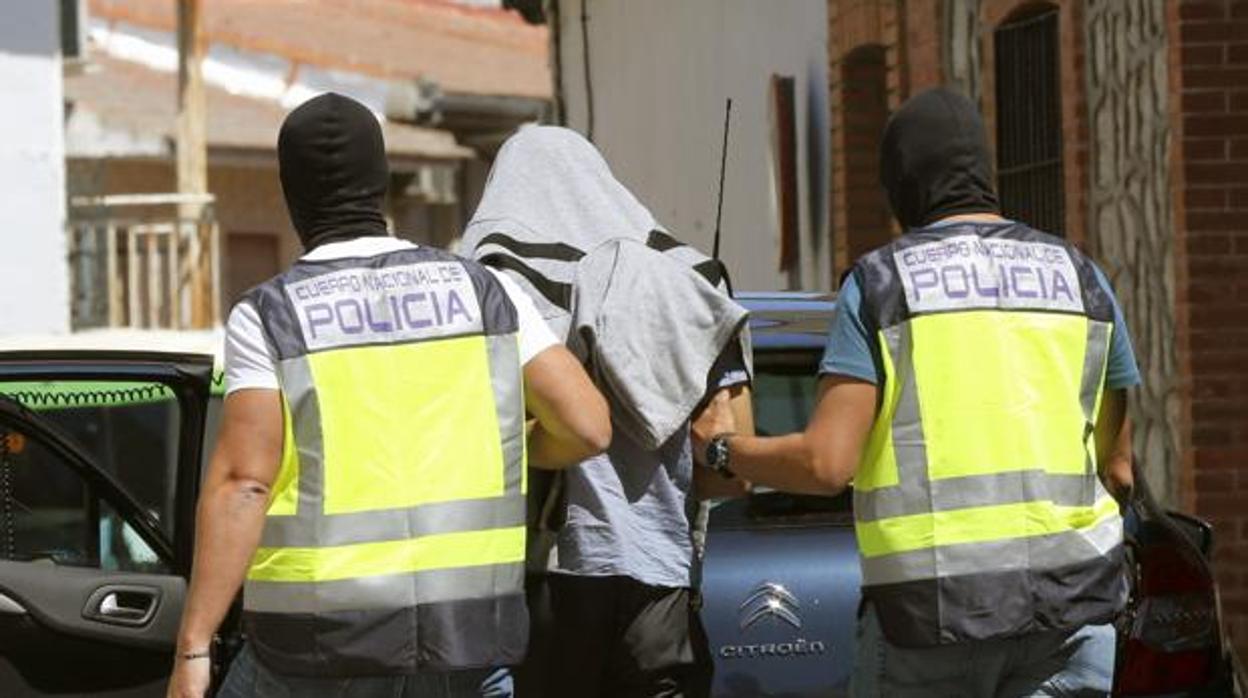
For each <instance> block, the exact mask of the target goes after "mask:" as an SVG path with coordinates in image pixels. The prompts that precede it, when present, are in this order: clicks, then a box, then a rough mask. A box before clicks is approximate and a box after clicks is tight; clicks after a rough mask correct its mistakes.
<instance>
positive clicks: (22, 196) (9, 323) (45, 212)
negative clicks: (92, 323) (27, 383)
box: [0, 2, 69, 334]
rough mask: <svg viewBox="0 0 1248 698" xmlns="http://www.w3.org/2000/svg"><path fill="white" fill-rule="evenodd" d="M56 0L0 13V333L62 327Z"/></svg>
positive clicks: (65, 286)
mask: <svg viewBox="0 0 1248 698" xmlns="http://www.w3.org/2000/svg"><path fill="white" fill-rule="evenodd" d="M58 8H59V5H58V4H57V3H54V2H11V3H6V4H5V8H4V19H3V21H0V104H3V105H4V108H3V109H0V241H2V243H3V252H2V253H0V334H16V333H23V332H64V331H67V330H68V329H69V266H68V263H67V261H66V256H65V252H66V250H65V226H64V223H65V193H64V192H65V184H64V183H65V147H64V115H63V114H64V107H63V105H62V96H61V94H62V93H61V60H60V38H59V37H60V34H59V26H58V23H59V19H58V11H59V9H58Z"/></svg>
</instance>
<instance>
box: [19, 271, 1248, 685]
mask: <svg viewBox="0 0 1248 698" xmlns="http://www.w3.org/2000/svg"><path fill="white" fill-rule="evenodd" d="M742 300H743V302H744V303H745V304H746V305H747V306H749V307H750V308H751V310H752V311H753V319H752V323H753V328H754V336H755V364H756V369H757V376H756V381H755V411H756V415H757V422H758V425H759V427H760V429H763V430H771V431H774V432H781V431H789V430H792V429H795V428H800V427H801V425H802V424H804V422H805V418H806V415H807V414H808V411H809V407H810V404H811V402H812V400H813V387H814V382H813V379H812V378H811V377H812V376H813V374H814V369H815V366H816V364H817V361H818V358H819V354H820V350H821V348H822V345H823V341H824V337H825V334H826V330H827V324H828V320H829V318H830V317H831V313H832V312H833V304H832V303H831V302H830V301H828V300H827V299H821V298H818V297H812V296H806V295H796V294H780V295H774V294H773V295H767V296H744V297H743V298H742ZM130 344H131V345H134V344H133V342H131V343H130ZM203 346H205V347H209V346H212V344H209V343H203ZM220 395H221V382H220V375H219V372H217V371H214V368H213V358H212V357H211V356H208V355H204V354H200V353H193V354H190V353H177V352H168V351H161V352H138V351H126V350H120V349H116V348H114V349H108V350H92V351H87V350H55V351H0V696H4V697H6V698H7V697H9V696H53V695H55V696H67V695H92V696H118V697H120V696H135V697H140V696H162V695H164V690H165V681H166V679H167V676H168V672H169V669H170V667H171V665H172V655H173V648H174V642H175V636H176V632H177V625H178V620H179V617H180V616H181V612H182V606H183V603H184V600H185V595H186V580H187V577H188V575H189V571H190V562H191V553H192V545H193V534H194V507H195V500H196V496H197V494H198V485H199V480H200V477H201V474H202V468H203V466H204V465H205V464H206V462H207V460H206V458H205V457H204V454H205V452H206V450H207V448H206V446H207V444H208V443H210V442H211V439H212V434H213V433H214V432H215V426H214V425H215V420H216V413H217V410H218V409H219V402H220ZM1128 527H1129V530H1130V534H1131V549H1132V551H1133V563H1132V569H1131V571H1132V575H1133V579H1134V582H1135V583H1134V585H1133V589H1134V596H1133V599H1132V604H1131V609H1130V611H1129V613H1127V614H1126V615H1125V616H1124V617H1123V619H1122V621H1121V628H1122V639H1123V641H1122V642H1121V643H1120V647H1121V651H1122V657H1121V659H1120V663H1119V671H1118V683H1119V686H1118V691H1117V692H1118V694H1120V695H1167V694H1168V695H1229V694H1230V685H1231V672H1230V670H1229V661H1228V653H1227V651H1226V645H1225V641H1224V637H1223V635H1222V632H1221V623H1220V618H1219V608H1218V602H1217V589H1216V587H1215V586H1214V582H1213V576H1212V573H1211V571H1210V569H1209V563H1208V555H1209V550H1210V548H1211V546H1212V532H1211V530H1210V528H1209V526H1208V525H1207V524H1205V523H1203V522H1200V521H1198V520H1195V519H1192V518H1190V517H1186V516H1183V515H1180V514H1173V513H1165V512H1163V511H1161V510H1160V509H1159V508H1158V507H1157V505H1156V504H1155V503H1154V501H1153V499H1152V498H1151V496H1149V494H1148V492H1147V489H1146V488H1145V487H1139V488H1138V492H1137V495H1136V500H1135V502H1133V505H1132V507H1131V510H1130V512H1128ZM857 583H858V572H857V559H856V550H855V548H854V543H853V531H852V512H851V510H850V500H849V497H847V496H840V497H831V498H829V497H806V496H793V495H786V494H782V493H777V492H758V493H756V494H754V495H752V496H751V497H750V498H748V499H743V500H738V501H733V502H728V503H723V504H721V505H719V506H717V507H716V508H715V509H714V510H713V511H712V513H711V517H710V529H709V531H708V534H707V553H706V560H705V569H704V574H703V596H704V599H705V602H704V606H703V609H702V615H703V620H704V623H705V625H706V627H707V631H708V635H709V640H710V651H711V654H712V656H713V657H714V661H715V695H716V696H786V697H794V698H796V697H799V696H835V695H843V694H844V693H845V691H846V688H847V681H848V676H849V670H850V666H851V660H852V656H853V635H854V633H853V627H854V618H855V612H856V607H857V599H858V590H857ZM777 609H779V610H777ZM781 611H783V612H781ZM238 642H239V637H238V625H237V619H236V618H231V619H228V620H227V622H226V624H225V626H224V627H223V628H222V642H221V643H220V644H219V646H218V648H217V650H218V651H217V652H216V659H215V664H216V667H217V669H218V673H219V672H220V671H222V670H224V668H225V666H226V664H227V663H228V661H229V658H230V657H231V655H232V652H233V650H234V649H235V648H236V647H237V646H238Z"/></svg>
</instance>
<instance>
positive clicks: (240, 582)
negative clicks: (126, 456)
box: [169, 93, 610, 698]
mask: <svg viewBox="0 0 1248 698" xmlns="http://www.w3.org/2000/svg"><path fill="white" fill-rule="evenodd" d="M278 159H279V164H280V177H281V183H282V191H283V194H284V195H285V197H286V201H287V204H288V207H289V210H290V218H291V222H292V223H293V225H294V227H295V230H296V232H297V233H298V235H299V239H300V241H301V242H302V243H303V246H304V249H305V253H304V254H303V255H302V256H301V257H300V258H299V259H298V260H297V261H295V263H294V264H293V265H291V266H290V268H289V269H287V270H286V271H284V272H282V273H281V274H279V275H277V276H275V277H274V278H272V279H269V280H268V281H266V282H264V283H262V284H260V285H259V286H257V287H256V288H254V289H252V290H251V291H249V292H248V293H246V294H245V295H244V296H243V297H242V298H241V299H240V300H239V302H238V303H237V304H236V305H235V306H234V308H233V309H232V310H231V312H230V316H229V320H228V321H227V323H226V332H225V334H226V346H225V383H226V398H225V401H224V406H223V412H222V417H221V428H220V433H219V436H218V438H217V442H216V446H215V451H214V453H213V456H212V459H211V462H210V465H209V468H208V472H207V475H206V477H205V480H204V485H203V488H202V493H201V498H200V502H199V508H198V519H197V533H198V539H197V542H196V549H195V564H194V569H193V570H192V575H191V583H190V591H189V594H188V597H187V602H186V606H185V610H184V614H183V618H182V625H181V630H180V632H179V636H178V655H177V660H176V663H175V665H174V673H173V678H172V680H171V682H170V689H169V695H171V696H177V697H179V698H182V697H188V698H189V697H194V698H200V697H201V696H203V695H204V693H205V691H206V690H207V686H208V678H209V666H210V662H209V661H208V656H209V652H208V647H209V646H210V644H211V642H212V638H213V634H214V633H215V632H216V631H217V629H218V627H219V625H220V624H221V622H222V620H223V619H224V618H225V616H226V613H227V612H228V611H229V609H230V607H231V605H232V603H233V599H234V598H235V596H236V595H237V593H238V591H239V588H240V586H241V587H242V589H243V612H242V626H243V629H244V634H245V637H246V643H245V646H244V649H243V650H242V652H241V653H240V655H239V656H238V657H237V658H236V659H235V660H234V661H233V663H232V665H231V667H230V671H229V674H228V676H227V677H226V679H225V681H224V684H223V686H222V689H221V692H220V693H219V695H221V696H251V695H255V694H256V692H257V691H260V692H264V693H266V694H267V693H268V692H279V693H282V694H283V695H299V696H311V697H313V698H315V697H316V696H331V695H332V696H366V695H439V696H447V697H448V698H459V697H461V696H462V697H467V696H484V695H490V696H510V695H512V691H513V689H512V681H511V677H510V674H509V671H508V669H507V666H508V665H513V664H517V663H519V662H520V660H521V659H522V658H523V657H524V653H525V649H526V644H527V641H528V637H527V636H528V632H527V627H528V614H527V609H526V605H525V599H524V587H523V580H524V566H523V562H522V560H523V556H524V550H525V542H524V535H523V533H524V528H523V524H524V504H525V484H524V483H525V477H524V473H525V457H526V452H527V455H528V458H530V459H532V460H534V461H535V462H540V463H542V464H543V465H544V466H545V467H551V468H558V467H563V466H566V465H570V464H573V463H576V462H579V461H580V460H581V459H583V458H585V457H588V456H590V455H593V454H595V453H599V452H601V451H602V450H604V449H605V448H606V446H607V443H608V442H609V440H610V420H609V417H608V414H607V406H606V402H605V401H604V400H603V399H602V397H601V395H599V394H598V392H597V391H596V390H595V389H594V387H593V384H592V383H591V382H590V380H589V376H588V375H586V374H585V372H584V370H583V369H581V367H580V364H579V363H578V362H577V360H576V359H575V358H574V357H573V356H572V355H571V353H570V352H568V351H567V349H565V348H564V347H563V345H562V344H561V343H559V342H558V341H557V340H556V339H555V337H554V336H553V335H552V334H551V333H550V330H549V329H547V327H546V324H545V322H544V321H543V320H542V318H541V316H540V315H539V314H538V312H537V309H536V308H535V307H534V306H533V304H532V302H531V301H529V299H528V297H527V296H526V295H525V294H524V292H523V291H521V290H520V289H519V287H517V286H516V285H515V284H514V283H513V282H512V281H510V280H509V279H507V278H506V277H504V276H502V275H501V274H499V273H496V272H493V271H491V270H489V269H487V268H485V267H483V266H481V265H479V264H477V263H476V262H472V261H470V260H466V259H462V258H459V257H456V256H454V255H452V254H450V253H447V252H443V251H441V250H436V249H433V248H429V247H420V246H417V245H414V244H412V243H410V242H408V241H405V240H400V239H397V238H395V237H393V236H391V235H390V233H389V231H388V230H387V228H386V219H385V216H384V210H383V204H384V201H385V194H386V185H387V180H388V171H387V165H386V151H385V145H384V142H383V138H382V131H381V126H380V124H379V123H378V120H377V118H376V117H375V116H374V115H373V113H372V112H370V111H369V110H368V109H367V108H366V107H364V106H363V105H362V104H360V103H358V102H356V101H354V100H352V99H350V98H347V97H344V96H342V95H337V94H332V93H331V94H325V95H321V96H319V97H316V98H314V99H311V100H309V101H307V102H306V103H304V104H303V105H302V106H300V107H299V108H297V109H295V110H294V111H292V112H291V113H290V114H289V115H288V117H287V118H286V121H285V122H284V123H283V125H282V128H281V132H280V134H279V136H278ZM526 411H527V412H529V413H532V414H534V415H536V424H535V425H534V426H533V427H532V428H531V431H530V434H529V437H528V443H527V449H526V444H525V432H526V427H525V420H524V415H525V412H526ZM465 541H467V542H468V543H469V544H465ZM261 686H263V687H264V688H260V687H261Z"/></svg>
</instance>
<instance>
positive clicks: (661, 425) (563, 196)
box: [461, 126, 751, 697]
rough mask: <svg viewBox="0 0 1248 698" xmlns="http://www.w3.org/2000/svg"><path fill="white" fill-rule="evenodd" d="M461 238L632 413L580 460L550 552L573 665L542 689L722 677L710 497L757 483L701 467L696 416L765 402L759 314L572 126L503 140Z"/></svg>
mask: <svg viewBox="0 0 1248 698" xmlns="http://www.w3.org/2000/svg"><path fill="white" fill-rule="evenodd" d="M461 252H462V253H463V254H464V255H466V256H472V257H474V258H475V259H477V260H479V261H481V262H483V263H485V264H487V265H491V266H494V267H496V268H498V269H501V270H504V271H505V272H506V273H507V274H508V275H510V276H511V278H512V279H514V280H515V281H516V282H517V283H518V284H519V285H520V286H521V287H522V288H523V289H524V290H525V291H526V292H528V293H529V294H530V296H531V297H532V298H533V301H534V303H535V304H536V305H537V307H538V308H539V310H540V311H541V313H542V315H543V316H544V317H545V318H546V321H547V322H548V323H549V325H550V326H551V329H552V330H553V331H554V332H555V334H556V336H558V337H560V338H561V339H562V340H563V341H565V342H566V344H567V345H568V347H569V348H570V349H571V350H572V352H573V353H574V354H575V355H576V356H577V357H578V358H579V359H580V360H581V361H582V362H583V363H584V364H585V365H586V367H587V369H588V370H589V372H590V375H591V376H593V379H594V381H595V384H596V385H597V386H598V387H599V389H600V390H602V392H603V393H604V395H605V397H606V399H607V401H608V403H609V405H610V408H611V418H612V422H613V424H614V427H615V431H614V439H613V441H612V443H611V447H610V448H609V449H608V450H607V452H606V453H605V454H603V455H601V456H596V457H594V458H591V459H588V460H586V461H585V462H584V463H582V464H581V465H580V466H579V467H576V468H571V469H568V470H566V471H565V473H564V499H563V501H562V503H561V504H560V505H559V506H560V507H561V509H562V512H561V513H562V514H563V516H562V518H563V521H564V522H563V525H562V527H561V528H560V529H559V532H558V538H557V549H556V554H555V555H554V556H553V560H552V561H551V563H550V567H551V568H552V571H553V574H552V575H551V576H550V580H551V581H550V589H551V600H552V606H553V611H554V623H555V629H554V633H553V641H554V645H555V646H556V648H555V650H554V653H555V654H554V661H555V662H556V663H557V664H556V665H554V666H552V668H551V671H550V672H548V673H549V676H550V679H551V681H552V685H550V686H546V687H542V688H540V689H537V692H538V693H540V694H541V695H551V696H557V697H558V696H578V697H584V696H597V695H605V694H606V693H608V692H616V693H617V694H621V695H629V696H650V695H654V696H659V695H662V696H676V695H696V694H698V693H699V692H702V691H704V690H705V685H704V684H705V679H706V674H705V673H702V674H699V673H698V672H699V670H700V669H704V668H705V667H699V666H697V660H698V659H701V657H700V656H695V655H697V654H699V650H703V649H704V648H702V647H700V646H699V645H698V644H697V643H696V642H695V639H694V638H696V637H697V636H698V632H699V629H698V626H697V619H696V613H694V612H693V611H692V609H691V599H692V598H693V594H692V587H693V584H694V577H695V565H696V562H695V558H696V554H695V548H696V545H695V542H694V537H695V532H696V524H695V523H694V521H695V519H696V512H697V508H698V507H697V502H698V496H699V495H708V496H709V495H727V494H739V493H741V492H743V491H744V484H743V483H741V482H740V481H738V480H735V479H733V480H728V479H725V478H721V477H719V476H715V475H711V476H710V477H705V478H704V477H703V475H704V473H703V472H701V469H695V468H694V465H693V458H692V454H691V451H690V442H689V424H690V420H691V418H694V417H695V416H696V415H697V414H698V413H699V406H700V405H701V404H702V403H704V401H705V400H706V399H707V396H708V395H710V394H718V393H721V392H722V393H723V394H724V395H726V396H727V395H731V396H733V400H734V401H735V405H736V407H737V409H738V410H743V411H744V412H745V413H748V411H749V396H748V391H747V390H746V386H747V384H748V381H749V377H750V371H751V369H750V366H749V363H748V361H749V356H750V354H749V337H748V333H747V329H746V325H745V321H746V311H745V310H744V308H742V307H741V306H739V305H738V304H737V303H735V302H734V301H733V300H732V299H731V298H730V297H729V295H728V293H727V292H726V290H725V287H726V283H725V281H724V279H723V276H722V268H721V267H720V266H719V264H718V263H717V262H715V261H713V260H710V259H709V258H707V257H706V256H705V255H704V254H702V253H701V252H699V251H697V250H696V249H694V248H693V247H690V246H688V245H683V244H681V243H680V242H678V241H677V240H676V239H675V238H673V237H672V236H671V235H670V234H668V233H667V232H666V231H665V230H664V229H663V227H662V226H661V225H660V224H659V223H658V222H657V221H656V220H655V218H654V216H653V215H651V213H650V211H649V210H647V209H646V207H645V206H644V205H643V204H642V203H641V202H639V201H638V200H637V198H636V197H635V196H633V194H632V193H631V192H630V191H629V190H628V189H627V188H626V187H624V185H622V184H621V183H620V182H619V181H618V180H617V179H616V178H615V177H614V176H613V175H612V173H611V170H610V168H609V167H608V165H607V163H606V161H605V160H604V159H603V157H602V155H601V154H600V153H599V152H598V151H597V150H596V149H595V148H594V146H593V145H591V144H590V143H589V142H588V141H586V140H585V139H584V138H583V137H581V136H580V135H579V134H577V133H576V132H575V131H571V130H569V129H566V128H559V127H549V126H528V127H524V128H522V129H521V130H520V131H519V132H518V133H516V134H515V135H514V136H512V137H511V138H510V139H508V141H507V142H506V143H504V144H503V147H502V148H501V149H500V150H499V153H498V157H497V159H496V160H495V162H494V166H493V168H492V170H491V171H490V175H489V178H488V180H487V182H486V186H485V191H484V193H483V194H482V197H481V203H480V205H479V206H478V208H477V210H476V212H475V213H474V215H473V217H472V220H471V222H470V223H469V224H468V227H467V230H466V231H465V234H464V238H463V242H462V247H461ZM743 428H745V427H743ZM705 474H709V473H705ZM695 479H697V480H698V481H699V483H698V486H697V487H695V486H694V480H695ZM716 481H718V482H716ZM537 557H539V558H540V557H541V555H540V554H538V555H537ZM544 562H545V561H544V560H541V561H539V565H540V566H542V567H545V564H543V563H544Z"/></svg>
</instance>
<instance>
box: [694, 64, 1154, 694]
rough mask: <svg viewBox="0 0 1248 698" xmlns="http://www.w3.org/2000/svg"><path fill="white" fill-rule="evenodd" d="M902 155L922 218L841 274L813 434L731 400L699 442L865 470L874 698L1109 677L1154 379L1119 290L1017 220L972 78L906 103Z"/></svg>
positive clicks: (910, 207)
mask: <svg viewBox="0 0 1248 698" xmlns="http://www.w3.org/2000/svg"><path fill="white" fill-rule="evenodd" d="M880 166H881V167H880V171H881V183H882V184H883V186H884V188H885V190H886V191H887V194H888V199H889V202H890V203H891V205H892V207H893V211H894V213H895V214H896V216H897V218H898V220H899V221H900V222H901V223H902V225H903V226H905V232H904V234H902V235H901V237H899V238H898V239H896V240H894V241H893V242H891V243H890V244H888V245H885V246H883V247H881V248H879V249H877V250H874V251H872V252H870V253H868V254H866V255H864V256H863V257H862V258H861V259H859V260H858V261H857V262H856V263H855V264H854V266H853V269H852V270H851V272H850V273H849V275H848V276H847V278H846V280H845V282H844V283H843V285H842V287H841V290H840V292H839V293H838V295H837V300H836V304H837V308H836V315H835V317H834V319H833V321H832V327H831V328H830V331H829V335H828V341H827V346H826V348H825V352H824V357H823V360H822V361H821V363H820V366H819V373H820V385H819V399H818V402H817V404H816V406H815V410H814V413H813V415H812V416H811V419H810V421H809V422H808V426H807V428H806V430H805V431H804V432H799V433H796V434H787V435H783V436H776V437H750V436H739V435H733V434H731V433H727V432H731V431H732V428H731V426H732V420H731V418H730V414H729V412H728V411H727V410H725V409H722V407H721V406H719V405H714V404H713V405H712V406H711V407H710V408H709V409H708V410H707V418H706V419H704V420H702V421H700V422H698V423H697V424H695V430H694V432H695V444H696V447H695V453H699V452H701V449H702V448H703V447H704V446H705V448H706V453H707V456H708V463H707V464H708V465H709V466H710V467H713V468H714V467H719V461H720V460H722V461H723V462H728V463H731V465H732V469H733V471H735V472H736V473H738V474H739V475H740V476H741V477H744V478H746V479H748V480H750V481H752V482H754V483H756V484H762V485H768V486H771V487H774V488H777V489H783V490H792V491H807V492H821V493H827V494H835V493H837V492H840V491H842V490H844V489H845V488H846V487H847V486H848V485H849V483H850V482H851V481H852V482H853V485H854V491H853V495H854V507H853V512H854V519H855V528H856V532H857V538H858V549H859V557H860V562H861V568H862V584H863V587H862V595H863V605H862V608H861V613H860V617H859V620H858V623H859V628H858V636H857V637H858V642H857V645H856V653H857V654H856V658H855V664H854V674H853V681H852V688H851V693H852V694H853V695H855V696H895V695H910V694H915V695H919V694H922V695H960V696H984V697H989V696H1002V695H1010V696H1022V695H1059V694H1060V695H1076V694H1077V695H1108V694H1109V692H1110V689H1111V687H1112V685H1113V670H1114V659H1115V647H1114V645H1115V631H1114V627H1113V624H1112V622H1113V620H1114V619H1115V618H1116V616H1117V615H1118V613H1119V612H1120V611H1121V610H1122V608H1123V606H1124V603H1125V600H1126V590H1127V587H1126V580H1125V577H1124V574H1123V572H1124V570H1123V533H1122V518H1121V516H1120V513H1119V506H1118V502H1117V501H1116V497H1117V498H1119V499H1123V500H1125V499H1126V497H1127V496H1128V495H1129V492H1130V487H1131V474H1130V473H1131V445H1130V438H1131V437H1130V434H1131V429H1130V424H1129V422H1128V421H1127V420H1126V418H1125V416H1124V414H1125V409H1124V405H1125V400H1126V398H1125V393H1126V390H1127V389H1128V388H1129V387H1131V386H1133V385H1136V384H1138V383H1139V380H1140V376H1139V370H1138V368H1137V366H1136V363H1135V358H1134V355H1133V353H1132V349H1131V344H1130V340H1129V338H1128V334H1127V328H1126V323H1125V322H1124V321H1123V317H1122V313H1121V311H1120V309H1119V308H1118V304H1117V301H1116V300H1115V298H1114V295H1113V291H1112V289H1111V288H1110V286H1109V283H1108V282H1107V281H1106V279H1105V276H1104V274H1102V273H1101V271H1100V270H1099V269H1098V268H1097V266H1096V264H1095V263H1093V261H1092V260H1091V259H1089V258H1088V257H1086V256H1085V255H1084V254H1083V253H1081V252H1080V251H1079V250H1078V249H1077V248H1076V247H1074V246H1073V245H1071V244H1069V243H1067V242H1066V241H1065V240H1063V239H1061V238H1059V237H1055V236H1053V235H1050V234H1047V233H1044V232H1041V231H1038V230H1035V229H1033V228H1030V227H1028V226H1027V225H1026V224H1025V223H1022V222H1017V221H1012V220H1008V219H1006V218H1004V217H1003V216H1001V214H1000V212H999V206H998V200H997V196H996V193H995V191H994V190H993V186H992V178H993V171H992V164H991V159H990V156H989V151H988V147H987V139H986V137H985V131H984V126H983V122H982V120H981V119H980V116H979V113H978V110H977V109H976V107H975V105H974V104H973V103H972V102H971V101H970V100H968V99H967V98H966V97H964V96H962V95H961V94H959V93H957V92H955V91H953V90H949V89H946V88H936V89H931V90H927V91H924V92H921V93H919V94H918V95H915V96H914V97H912V98H910V99H909V100H908V101H906V102H905V103H904V104H903V105H902V106H901V108H899V109H898V110H897V112H896V113H895V114H893V115H892V117H891V118H890V119H889V121H888V123H887V125H886V126H885V129H884V135H883V139H882V143H881V148H880ZM972 669H973V670H972Z"/></svg>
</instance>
